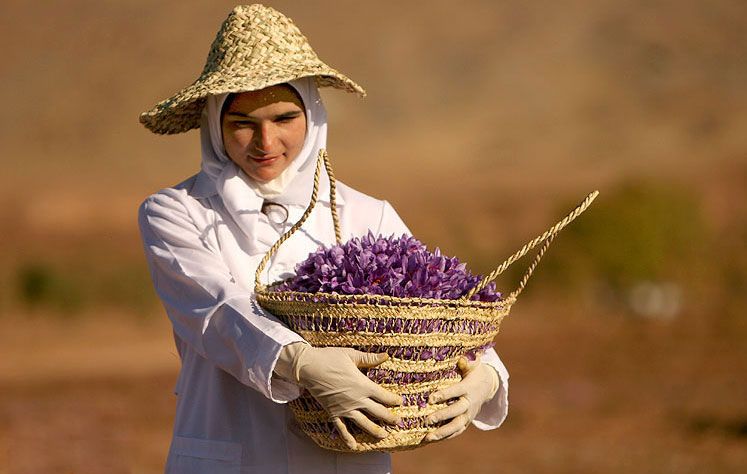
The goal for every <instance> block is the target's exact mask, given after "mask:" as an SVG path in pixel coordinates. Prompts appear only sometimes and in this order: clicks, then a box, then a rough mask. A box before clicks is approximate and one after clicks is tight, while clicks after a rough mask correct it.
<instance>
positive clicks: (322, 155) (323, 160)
mask: <svg viewBox="0 0 747 474" xmlns="http://www.w3.org/2000/svg"><path fill="white" fill-rule="evenodd" d="M322 164H324V167H325V168H326V169H327V176H328V177H329V203H330V211H331V212H332V222H333V224H334V226H335V240H336V241H337V243H338V244H340V243H342V238H341V237H340V217H339V216H338V215H337V199H336V196H337V191H336V180H335V175H334V173H332V165H331V164H330V162H329V156H328V155H327V150H326V149H324V148H322V149H320V150H319V155H318V156H317V160H316V171H315V172H314V188H313V190H312V191H311V201H310V202H309V205H308V207H307V208H306V211H305V212H304V213H303V215H302V216H301V219H299V220H298V222H296V223H295V224H293V226H292V227H291V228H290V229H289V230H288V231H287V232H286V233H285V234H283V235H282V236H281V237H280V238H279V239H278V241H277V242H275V244H274V245H273V246H272V247H270V250H268V251H267V253H266V254H265V256H264V258H262V261H261V262H259V266H258V267H257V272H256V273H255V274H254V288H255V290H256V289H257V288H262V287H263V286H264V285H262V284H261V283H260V277H261V275H262V272H263V271H264V270H265V267H266V266H267V262H269V261H270V258H272V256H273V255H275V252H277V251H278V249H279V248H280V246H281V245H282V244H283V242H285V241H286V240H288V239H289V238H290V237H291V236H292V235H293V234H295V233H296V231H297V230H298V229H300V228H301V226H302V225H303V224H304V222H306V220H307V219H308V218H309V216H310V215H311V211H313V210H314V206H316V202H317V197H318V195H319V176H321V174H322Z"/></svg>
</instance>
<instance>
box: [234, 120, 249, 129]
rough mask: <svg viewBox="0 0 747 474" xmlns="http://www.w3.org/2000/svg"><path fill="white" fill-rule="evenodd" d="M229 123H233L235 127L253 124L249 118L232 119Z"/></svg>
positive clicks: (245, 126)
mask: <svg viewBox="0 0 747 474" xmlns="http://www.w3.org/2000/svg"><path fill="white" fill-rule="evenodd" d="M231 123H232V124H233V126H234V127H237V128H247V127H252V126H254V124H253V123H252V122H250V121H249V120H234V121H232V122H231Z"/></svg>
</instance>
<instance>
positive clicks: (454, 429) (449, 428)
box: [425, 414, 470, 442]
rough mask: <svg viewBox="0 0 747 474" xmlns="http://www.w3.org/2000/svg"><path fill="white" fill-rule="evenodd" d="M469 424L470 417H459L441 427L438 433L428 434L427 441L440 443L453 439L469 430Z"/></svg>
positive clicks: (463, 415)
mask: <svg viewBox="0 0 747 474" xmlns="http://www.w3.org/2000/svg"><path fill="white" fill-rule="evenodd" d="M469 422H470V420H469V417H468V416H467V415H466V414H462V415H459V416H457V417H456V418H454V419H452V420H451V421H450V422H448V423H447V424H445V425H443V426H441V427H439V428H438V429H437V430H436V431H433V432H432V433H428V435H426V437H425V441H428V442H430V441H438V440H440V439H444V438H447V437H451V436H452V435H453V436H458V435H460V434H461V433H462V432H463V431H464V430H465V429H467V425H468V424H469Z"/></svg>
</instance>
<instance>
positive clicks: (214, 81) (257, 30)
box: [140, 4, 366, 133]
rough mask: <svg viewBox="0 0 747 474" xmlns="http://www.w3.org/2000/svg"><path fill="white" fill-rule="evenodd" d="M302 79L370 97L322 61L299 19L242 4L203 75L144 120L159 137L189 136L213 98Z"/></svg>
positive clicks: (226, 23)
mask: <svg viewBox="0 0 747 474" xmlns="http://www.w3.org/2000/svg"><path fill="white" fill-rule="evenodd" d="M302 77H314V79H315V80H316V84H317V86H318V87H327V86H329V87H335V88H337V89H341V90H345V91H348V92H354V93H357V94H359V95H361V96H365V95H366V91H365V90H363V88H362V87H361V86H359V85H358V84H356V83H355V82H353V81H352V80H351V79H350V78H348V77H347V76H345V75H344V74H342V73H340V72H339V71H337V70H335V69H333V68H331V67H329V66H328V65H327V64H325V63H324V62H322V60H321V59H319V57H318V56H317V55H316V53H315V52H314V50H313V49H312V48H311V45H310V44H309V41H308V40H307V39H306V37H305V36H304V35H303V33H301V31H300V30H299V29H298V27H297V26H296V25H295V24H294V23H293V20H291V19H290V18H288V17H286V16H285V15H283V14H282V13H280V12H278V11H277V10H275V9H273V8H270V7H266V6H264V5H260V4H254V5H240V6H237V7H235V8H234V9H233V11H231V13H230V14H229V15H228V18H226V20H225V21H224V22H223V24H222V25H221V27H220V30H219V31H218V34H217V35H216V37H215V40H213V43H212V45H211V46H210V52H209V53H208V58H207V61H206V62H205V67H204V68H203V70H202V73H201V74H200V77H199V78H198V79H197V80H196V81H195V82H194V83H192V85H190V86H188V87H186V88H184V89H182V90H181V91H179V92H177V93H176V94H175V95H173V96H171V97H169V98H168V99H166V100H162V101H161V102H159V103H158V104H156V106H155V107H153V108H152V109H150V110H148V111H147V112H143V113H142V114H140V122H141V123H142V124H143V125H145V126H146V127H147V128H148V129H150V130H151V131H152V132H154V133H181V132H186V131H187V130H191V129H193V128H198V127H199V126H200V117H201V114H202V109H203V107H204V105H205V98H206V97H207V96H208V95H210V94H224V93H227V92H246V91H254V90H260V89H263V88H265V87H268V86H271V85H275V84H282V83H284V82H289V81H292V80H294V79H300V78H302Z"/></svg>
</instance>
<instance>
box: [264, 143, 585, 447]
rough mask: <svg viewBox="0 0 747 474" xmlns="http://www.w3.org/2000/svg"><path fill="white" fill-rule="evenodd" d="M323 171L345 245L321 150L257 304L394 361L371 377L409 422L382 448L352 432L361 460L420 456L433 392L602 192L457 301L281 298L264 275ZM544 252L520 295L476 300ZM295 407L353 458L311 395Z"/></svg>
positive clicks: (329, 443)
mask: <svg viewBox="0 0 747 474" xmlns="http://www.w3.org/2000/svg"><path fill="white" fill-rule="evenodd" d="M322 164H324V166H325V167H326V169H327V174H328V175H329V180H330V201H331V209H332V217H333V222H334V227H335V236H336V238H337V242H338V243H340V242H341V238H340V228H339V218H338V216H337V209H336V204H335V179H334V175H333V173H332V169H331V166H330V163H329V159H328V157H327V154H326V152H325V151H324V150H321V151H320V153H319V159H318V162H317V169H316V174H315V176H314V190H313V192H312V196H311V202H310V203H309V206H308V208H307V209H306V212H305V213H304V214H303V216H302V217H301V219H300V220H299V221H298V222H297V223H296V224H295V225H294V226H293V227H291V229H290V230H289V231H288V232H286V233H285V234H284V235H283V236H282V237H280V239H278V241H277V242H276V243H275V244H274V245H273V246H272V247H271V248H270V250H269V251H268V252H267V254H266V255H265V257H264V258H263V259H262V261H261V262H260V264H259V267H258V268H257V273H256V276H255V278H256V280H255V284H256V286H255V292H256V297H257V301H258V303H259V304H260V306H262V307H263V308H265V309H266V310H268V311H269V312H271V313H272V314H274V315H276V316H277V317H278V318H279V319H280V320H281V321H283V323H284V324H286V325H287V326H288V327H289V328H291V329H292V330H293V331H295V332H297V333H298V334H300V335H301V336H302V337H303V338H304V339H305V340H306V341H308V342H309V343H310V344H311V345H312V346H314V347H330V346H334V347H352V348H355V349H358V350H361V351H366V352H387V353H388V354H389V355H390V358H389V360H387V361H386V362H384V363H382V364H381V365H379V366H377V367H376V368H373V369H368V370H367V375H368V377H369V378H371V379H372V380H374V381H376V382H378V383H379V384H380V385H381V386H382V387H384V388H386V389H387V390H390V391H392V392H395V393H397V394H400V395H402V398H403V402H404V404H403V406H401V407H395V408H391V410H392V412H393V413H395V414H396V415H398V416H399V417H400V418H401V419H402V423H401V424H400V425H399V426H390V425H386V424H384V427H385V429H386V430H387V431H389V436H388V437H387V438H385V439H383V440H379V439H376V438H374V437H373V436H371V435H369V434H367V433H365V432H363V431H362V430H360V429H357V426H353V425H352V424H348V425H347V427H348V429H349V431H350V432H351V434H352V435H353V436H354V437H355V439H356V442H357V448H356V449H355V450H354V451H356V452H366V451H395V450H404V449H413V448H416V447H418V446H419V445H421V442H422V441H423V438H425V436H426V435H427V434H428V433H429V432H431V431H434V430H435V429H436V428H438V425H428V424H426V422H425V420H426V418H427V417H428V415H430V414H431V413H433V412H435V411H437V410H439V409H441V408H444V407H445V406H446V404H445V403H439V404H433V405H431V404H426V405H425V406H423V405H424V403H423V401H424V400H427V399H428V395H429V394H430V393H431V392H433V391H436V390H438V389H441V388H445V387H447V386H449V385H452V384H454V383H456V382H458V381H459V380H460V379H461V375H460V373H459V371H458V370H457V361H458V360H459V358H460V357H461V356H463V355H465V354H466V353H467V352H469V351H473V352H474V351H479V350H480V349H481V348H484V347H485V346H486V345H488V344H490V343H491V342H492V341H493V338H494V337H495V336H496V335H497V334H498V329H499V326H500V323H501V320H502V319H503V318H504V317H505V316H506V315H507V314H508V312H509V310H510V309H511V306H512V305H513V304H514V302H515V301H516V298H517V296H518V295H519V293H521V291H522V290H523V289H524V286H525V285H526V283H527V280H528V279H529V277H530V275H531V274H532V272H533V271H534V269H535V267H536V266H537V263H538V262H539V260H540V259H541V258H542V255H543V254H544V253H545V251H546V250H547V247H548V246H549V244H550V242H552V240H553V239H554V238H555V236H556V235H557V233H558V232H559V231H560V230H561V229H562V228H563V227H565V226H566V225H568V223H570V222H571V221H572V220H574V219H575V218H576V217H578V215H579V214H581V213H582V212H584V211H585V210H586V208H587V207H588V206H589V205H590V204H591V202H592V201H593V200H594V199H595V198H596V196H597V194H598V192H596V191H595V192H593V193H591V194H589V196H588V197H586V199H585V200H584V201H583V202H582V203H581V204H580V205H579V206H578V207H577V208H576V209H574V210H573V212H571V213H570V214H569V215H568V216H567V217H565V218H564V219H563V220H561V221H560V222H558V223H557V224H555V225H554V226H553V227H551V228H550V229H549V230H548V231H547V232H545V233H544V234H542V235H541V236H539V237H537V238H535V239H533V240H531V241H530V242H528V243H527V244H526V245H524V247H522V248H521V249H520V250H519V251H518V252H516V253H515V254H514V255H512V256H511V257H509V258H508V259H507V260H506V261H505V262H503V263H502V264H501V265H500V266H499V267H498V268H497V269H496V270H495V271H493V272H492V273H490V274H489V275H487V276H486V277H485V278H484V279H482V280H481V282H480V283H479V284H478V285H477V286H476V287H475V288H473V289H472V290H471V291H470V292H469V293H468V294H466V295H464V296H463V297H462V298H461V299H458V300H440V299H424V298H398V297H391V296H381V295H339V294H327V293H313V294H312V293H300V292H293V291H274V287H275V286H277V285H279V284H280V283H282V282H276V283H273V284H272V285H269V286H265V285H263V284H262V283H261V282H260V275H261V274H262V272H263V271H264V269H265V267H266V265H267V263H268V261H269V259H270V258H271V257H272V255H274V254H275V252H276V251H277V250H278V248H279V247H280V245H281V244H282V243H283V242H285V241H286V240H288V238H290V236H291V235H293V234H294V233H295V232H296V231H297V230H298V229H299V228H300V227H301V226H302V225H303V223H304V222H305V221H306V219H307V218H308V217H309V215H310V214H311V211H312V209H313V208H314V206H315V204H316V202H317V194H318V186H319V176H320V174H321V167H322ZM540 244H542V246H541V247H540V249H539V251H538V253H537V256H536V257H535V259H534V261H533V262H532V264H531V265H530V266H529V268H528V269H527V271H526V272H525V273H524V276H523V277H522V279H521V281H520V282H519V285H518V288H517V289H516V290H515V291H513V292H512V293H510V294H509V295H508V296H507V297H505V298H504V299H502V300H500V301H496V302H492V303H488V302H482V301H472V300H470V298H471V297H472V296H473V295H474V294H475V293H476V292H478V291H480V290H481V289H482V288H484V287H485V286H486V285H487V284H488V283H490V282H491V281H492V280H494V279H495V278H496V277H497V276H498V275H500V274H501V273H503V271H504V270H506V268H508V266H509V265H511V264H512V263H513V262H515V261H516V260H518V259H519V258H521V257H522V256H524V255H525V254H526V253H527V252H529V251H530V250H531V249H533V248H535V247H537V246H538V245H540ZM437 351H438V352H439V354H440V357H439V358H443V360H438V361H437V360H435V358H432V357H429V355H430V354H433V353H435V352H437ZM414 374H418V375H417V376H415V375H414ZM414 379H417V381H415V380H414ZM419 403H420V404H419ZM289 405H290V408H291V410H292V412H293V414H294V415H295V418H296V420H297V422H298V423H299V425H300V427H301V429H302V430H303V431H304V432H305V433H306V434H307V435H309V436H310V437H311V439H313V440H314V441H315V442H316V443H317V444H318V445H319V446H321V447H323V448H327V449H332V450H335V451H343V452H351V451H353V450H351V449H350V448H348V447H347V446H346V445H345V443H344V442H343V440H342V438H341V437H340V436H339V434H338V433H337V431H336V429H335V428H334V425H333V423H332V421H331V420H330V417H329V415H328V414H327V412H326V411H324V409H323V408H322V407H321V406H320V405H319V403H318V402H317V401H316V400H315V399H314V398H313V397H312V396H311V395H310V394H309V393H308V392H305V391H304V393H303V394H302V395H301V397H300V398H298V399H296V400H294V401H292V402H290V404H289Z"/></svg>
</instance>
